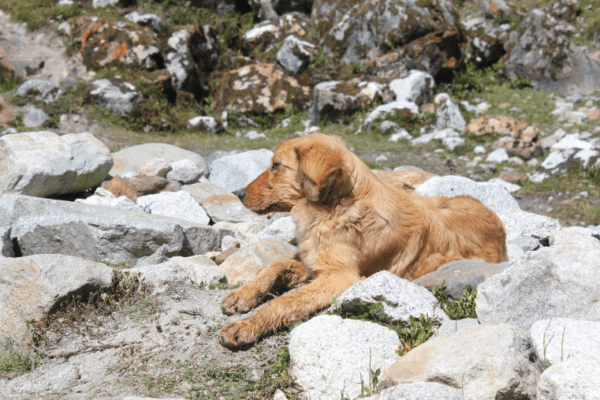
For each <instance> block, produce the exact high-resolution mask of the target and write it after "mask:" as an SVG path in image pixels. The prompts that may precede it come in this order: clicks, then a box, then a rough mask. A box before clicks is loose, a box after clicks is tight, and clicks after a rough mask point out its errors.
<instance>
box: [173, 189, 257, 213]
mask: <svg viewBox="0 0 600 400" xmlns="http://www.w3.org/2000/svg"><path fill="white" fill-rule="evenodd" d="M182 189H183V190H185V191H187V192H188V193H189V194H191V195H192V197H193V198H194V200H196V201H197V202H198V203H199V204H200V205H201V206H202V208H204V210H205V211H206V213H207V214H208V216H209V217H210V218H211V219H212V220H213V221H214V222H221V221H227V222H246V221H254V220H259V221H262V217H261V216H259V215H258V214H256V213H254V212H252V211H250V210H248V209H247V208H246V207H244V205H243V204H242V202H241V201H240V199H238V197H237V196H235V195H233V194H231V193H230V192H228V191H226V190H225V189H222V188H220V187H219V186H217V185H214V184H212V183H210V182H200V183H195V184H193V185H185V186H183V187H182Z"/></svg>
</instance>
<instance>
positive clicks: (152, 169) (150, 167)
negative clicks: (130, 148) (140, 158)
mask: <svg viewBox="0 0 600 400" xmlns="http://www.w3.org/2000/svg"><path fill="white" fill-rule="evenodd" d="M172 169H173V167H171V165H170V164H169V163H167V162H166V161H165V160H163V159H162V158H156V159H154V160H148V161H146V162H145V163H144V165H142V166H141V167H140V169H139V170H138V175H148V176H158V177H160V178H166V177H167V174H168V173H169V171H171V170H172Z"/></svg>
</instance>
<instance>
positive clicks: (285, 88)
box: [213, 64, 312, 114]
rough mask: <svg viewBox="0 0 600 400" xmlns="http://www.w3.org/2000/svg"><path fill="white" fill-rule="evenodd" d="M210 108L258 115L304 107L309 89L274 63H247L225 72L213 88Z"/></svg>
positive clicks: (307, 99)
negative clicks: (213, 99)
mask: <svg viewBox="0 0 600 400" xmlns="http://www.w3.org/2000/svg"><path fill="white" fill-rule="evenodd" d="M216 92H217V94H216V100H215V102H214V103H213V107H215V108H217V109H219V110H227V111H230V112H234V113H245V112H255V113H260V114H265V113H272V112H274V111H276V110H284V109H285V108H287V107H288V106H295V107H299V108H301V107H305V106H306V105H307V104H308V101H309V100H310V97H311V94H312V93H311V89H310V88H309V87H306V86H301V85H300V84H299V83H298V81H297V80H296V79H295V78H293V77H291V76H288V75H287V74H286V73H285V72H284V71H283V70H282V69H281V68H278V67H276V66H275V64H254V65H248V66H245V67H242V68H239V69H236V70H233V71H229V72H226V73H225V74H224V75H223V78H222V79H221V81H220V82H219V85H218V87H217V90H216Z"/></svg>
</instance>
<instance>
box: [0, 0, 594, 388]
mask: <svg viewBox="0 0 600 400" xmlns="http://www.w3.org/2000/svg"><path fill="white" fill-rule="evenodd" d="M200 3H201V4H200ZM409 3H410V4H411V7H407V6H406V4H405V3H403V2H395V1H392V0H387V1H384V0H373V1H370V2H368V4H367V5H365V6H364V7H362V8H361V7H358V5H357V4H354V3H348V4H346V3H342V2H336V1H333V2H331V1H315V2H292V3H289V4H288V3H285V2H278V1H273V2H254V1H249V2H244V1H242V2H230V1H226V0H225V1H220V2H211V3H210V4H208V3H206V4H204V3H202V2H199V3H198V4H197V3H196V2H192V3H189V2H188V3H181V2H177V1H171V2H164V3H162V4H161V3H154V2H141V1H140V2H128V1H119V2H115V1H112V2H111V1H106V2H103V1H99V0H94V1H93V2H91V1H74V2H73V1H70V0H61V1H60V2H59V3H58V4H54V2H45V1H41V2H17V1H13V0H0V9H2V10H3V11H0V27H2V28H0V96H1V98H0V155H1V157H0V184H1V185H2V186H1V187H0V195H3V196H2V197H0V239H2V240H0V250H1V251H0V253H1V255H2V256H3V257H0V271H2V274H3V275H2V278H3V279H4V280H0V303H1V307H0V321H2V322H3V324H2V325H3V326H4V327H8V328H4V327H3V328H0V344H1V345H2V348H3V349H4V352H3V353H0V386H1V388H0V398H10V399H13V398H14V399H37V398H57V399H58V398H73V399H79V398H134V397H131V396H149V397H156V398H206V399H221V398H225V399H229V398H248V399H258V398H261V399H262V398H267V399H271V398H274V399H278V400H280V399H283V398H296V397H302V396H310V398H323V399H326V398H335V399H338V398H355V397H357V396H359V395H360V394H361V392H362V394H363V395H366V394H374V393H375V392H380V393H379V394H378V395H377V396H379V397H380V398H381V399H385V398H400V396H402V395H403V394H404V395H406V396H416V397H415V398H431V399H434V398H435V399H438V398H448V399H450V398H456V399H460V398H467V399H484V398H491V397H494V398H512V397H511V396H513V394H514V393H518V395H519V396H520V397H519V398H527V399H533V398H538V399H545V398H567V397H565V396H569V395H571V396H575V398H577V396H580V397H581V396H583V395H584V394H586V393H596V392H597V390H598V388H597V384H596V383H594V381H593V379H592V380H590V379H589V377H591V376H597V372H598V370H599V368H600V367H598V358H597V356H596V355H594V354H591V355H590V354H587V352H586V351H585V349H586V348H593V347H595V346H596V347H597V343H598V338H597V337H596V336H595V335H593V334H592V333H593V331H597V327H596V325H593V324H597V322H594V321H598V320H599V319H598V310H597V309H596V308H597V307H596V306H595V304H596V303H597V300H595V299H596V297H594V296H596V292H597V287H598V285H597V282H598V281H599V278H598V276H597V272H596V271H595V269H594V266H597V261H596V260H597V257H596V255H597V253H598V251H599V250H598V248H597V247H598V244H597V242H598V241H597V239H598V234H597V231H598V228H597V227H598V226H600V225H599V224H600V212H598V209H599V206H600V190H599V189H598V185H599V184H600V180H599V178H598V177H599V175H598V170H599V169H600V157H599V156H600V153H599V151H598V148H599V147H600V128H599V127H598V121H600V93H599V92H598V89H600V87H599V82H600V67H599V66H598V60H599V57H598V54H599V52H598V50H597V49H598V43H599V41H600V34H599V33H598V32H600V30H599V26H598V23H597V21H599V20H600V16H599V15H598V14H597V10H599V9H600V8H599V7H597V6H598V5H597V4H595V2H593V1H591V0H590V1H588V0H585V1H581V2H577V1H574V0H565V1H561V2H555V3H547V2H541V1H540V2H534V3H535V4H534V3H532V2H527V3H524V4H521V2H516V3H509V4H506V3H504V2H503V1H500V0H494V1H487V0H486V1H472V2H471V1H466V2H455V3H454V4H452V3H450V2H437V1H433V2H423V1H418V2H409ZM413 3H414V4H413ZM536 7H544V8H541V9H536ZM371 10H375V12H374V13H371V12H370V11H371ZM390 10H391V11H390ZM389 12H392V13H394V15H396V14H395V13H397V15H400V16H402V18H405V19H398V20H403V21H406V20H408V21H416V23H414V24H413V23H403V24H398V23H397V21H396V19H394V18H392V19H386V18H384V17H383V16H385V15H387V13H389ZM365 26H369V27H371V30H370V31H364V30H363V27H365ZM357 43H362V45H357ZM41 131H44V132H54V133H56V134H57V135H58V136H54V135H52V134H50V133H43V132H41ZM26 132H30V133H26ZM38 132H39V133H38ZM83 132H89V133H90V134H91V135H87V134H83V135H79V134H81V133H83ZM312 132H322V133H328V134H338V135H341V136H342V137H343V138H344V140H345V141H346V143H347V145H348V147H349V148H350V149H351V150H352V151H354V152H355V153H356V154H358V155H359V156H360V157H361V159H363V160H364V161H365V162H366V163H367V164H368V165H369V166H370V167H371V168H373V169H376V170H389V171H391V170H396V172H395V174H396V177H397V179H400V180H402V181H404V182H408V183H409V184H410V185H411V186H412V187H413V188H417V190H418V191H421V194H424V195H436V194H442V195H449V192H444V190H447V189H448V188H451V192H452V193H453V195H455V194H457V193H459V192H460V193H464V194H468V195H471V196H474V197H476V198H478V199H480V200H481V201H482V202H484V204H486V205H487V206H488V207H490V208H492V209H493V210H494V211H496V212H497V213H498V214H499V216H500V217H501V219H502V220H503V222H504V224H505V226H506V228H507V231H508V233H509V238H508V239H509V240H508V241H509V255H510V264H507V265H502V264H501V265H499V266H492V265H480V264H478V265H475V266H472V265H468V264H465V265H462V264H461V265H448V266H445V267H443V268H441V269H440V275H439V276H428V277H427V278H424V279H423V281H422V282H418V285H421V286H424V287H426V288H428V289H434V288H436V287H439V285H441V284H442V282H446V284H447V285H448V289H447V290H448V293H450V302H449V303H447V304H446V303H444V305H442V303H443V301H442V299H443V295H442V296H441V297H440V295H439V293H438V295H437V296H436V297H434V296H433V295H432V294H431V293H429V292H428V291H424V292H423V293H421V292H419V289H422V288H421V287H420V286H418V285H416V284H409V283H408V282H406V281H402V280H399V282H398V283H397V282H395V281H394V278H393V277H387V278H383V280H384V281H385V284H378V283H377V282H378V281H377V279H382V278H381V277H375V276H374V277H373V278H375V281H374V282H375V283H374V284H373V285H374V286H375V288H373V287H369V286H367V288H366V289H364V290H362V292H365V293H367V296H366V297H364V296H363V297H361V296H359V295H356V296H358V297H360V298H361V300H360V302H361V304H363V306H364V307H367V308H368V307H372V306H373V304H374V303H377V302H374V301H373V298H381V296H384V295H383V294H379V295H378V294H377V293H376V292H377V290H380V286H382V285H383V286H386V285H391V286H390V287H389V288H388V292H389V293H386V294H385V296H395V295H397V294H398V293H401V292H404V291H409V292H410V293H414V296H412V297H410V298H408V299H406V298H404V299H403V298H396V297H391V298H390V299H389V300H388V301H387V303H390V304H398V306H397V309H394V310H390V309H385V310H383V311H381V310H380V311H379V313H370V314H369V315H370V317H369V318H366V317H365V316H364V311H365V309H364V308H361V309H360V310H358V311H356V310H349V309H346V308H344V307H345V305H344V304H345V303H344V301H342V300H341V301H340V302H341V304H340V309H339V310H337V311H335V312H334V314H336V315H321V316H319V317H318V318H314V319H312V320H310V321H308V322H306V323H304V324H302V325H300V326H299V327H298V328H302V329H296V330H294V331H293V332H294V333H289V332H288V331H287V330H286V331H282V332H278V333H276V334H274V335H271V336H269V337H267V338H265V339H264V340H262V341H261V342H260V343H259V344H257V345H255V346H251V347H249V348H245V349H241V350H238V351H230V350H227V349H225V348H223V347H222V346H220V345H219V344H218V341H217V336H216V332H217V331H218V329H220V327H221V326H223V325H224V324H226V323H228V322H231V321H235V320H237V319H239V318H240V317H239V316H231V317H228V316H225V315H223V314H222V313H221V311H220V308H219V303H220V301H221V300H222V299H223V298H224V296H225V295H226V294H227V293H229V292H230V291H231V290H232V289H231V288H232V287H234V286H235V285H237V284H239V283H240V282H244V281H247V280H248V279H250V278H251V277H252V276H253V275H254V274H256V273H257V272H258V271H259V270H260V269H261V268H262V267H264V266H265V265H267V264H268V263H269V262H272V261H274V260H276V259H279V258H285V257H290V256H291V255H293V254H294V252H295V251H296V249H295V246H294V245H295V244H296V243H295V241H294V229H295V228H294V223H293V221H292V220H291V218H290V217H289V216H288V215H285V214H282V215H278V214H276V215H274V216H270V217H269V218H264V217H259V216H256V215H254V214H253V213H251V212H249V211H248V210H246V209H244V208H243V207H242V206H241V203H239V201H238V200H237V198H236V197H235V196H233V195H232V194H231V192H232V191H233V190H235V189H237V188H239V187H242V186H243V185H245V184H247V183H248V182H250V181H251V180H252V179H253V177H254V176H256V175H257V174H258V173H260V172H262V171H263V170H264V169H265V168H266V167H267V165H268V161H269V158H270V155H271V154H272V153H271V150H274V148H275V147H276V146H277V145H278V144H279V143H281V142H282V141H283V140H286V139H289V138H292V137H296V136H297V135H304V134H308V133H312ZM141 143H164V144H157V145H151V144H147V145H142V146H135V145H137V144H141ZM171 145H173V146H171ZM184 149H185V150H184ZM253 149H261V150H260V151H248V150H253ZM407 166H415V167H417V168H416V169H415V168H413V169H407ZM418 168H420V169H418ZM34 171H37V172H35V173H34ZM40 171H43V172H40ZM425 171H427V172H429V173H432V174H435V175H439V176H446V175H457V176H461V177H468V178H470V179H465V180H461V179H459V178H456V179H458V180H452V179H455V178H448V179H450V180H449V181H446V180H443V181H438V180H437V179H440V178H434V175H432V174H428V173H426V172H425ZM36 173H37V174H38V175H36ZM14 174H16V175H14ZM113 177H116V178H115V179H112V180H111V178H113ZM488 181H489V182H490V183H486V182H488ZM424 182H425V183H424ZM100 185H101V187H100V188H98V186H100ZM419 185H421V186H419ZM487 185H490V186H487ZM503 188H505V189H506V190H504V189H503ZM507 191H508V192H511V193H512V196H511V195H508V192H507ZM13 196H15V197H13ZM30 196H33V197H30ZM155 196H156V197H155ZM44 198H45V199H44ZM106 207H110V208H109V209H108V211H107V209H106ZM527 212H530V213H534V214H530V213H527ZM550 217H551V218H550ZM561 225H562V226H563V227H567V226H572V228H570V230H569V229H560V227H561ZM583 227H588V228H589V229H584V228H583ZM238 248H239V250H237V249H238ZM234 251H235V253H234ZM46 254H59V255H62V256H61V257H63V258H62V259H61V261H60V262H57V261H56V260H55V259H53V258H52V257H53V256H47V255H46ZM581 255H584V256H582V257H581ZM69 257H72V259H71V258H69ZM594 257H595V258H594ZM65 260H68V262H66V261H65ZM88 262H89V263H91V264H86V263H88ZM101 263H106V264H107V265H104V264H101ZM82 265H85V266H88V269H89V270H93V271H95V272H94V273H90V275H86V274H83V273H81V272H80V268H81V266H82ZM509 267H510V268H509ZM596 269H597V268H596ZM453 271H454V272H453ZM457 271H460V273H458V272H457ZM567 271H578V273H574V274H569V273H568V272H567ZM135 274H140V275H135ZM573 275H575V276H573ZM66 276H68V277H70V279H66V280H65V279H60V277H66ZM57 277H59V278H57ZM73 277H77V278H73ZM140 277H143V279H144V281H143V282H140V280H139V278H140ZM63 281H68V282H69V284H64V283H63ZM368 281H370V280H367V281H365V282H368ZM507 282H512V284H511V285H507ZM528 282H535V284H533V283H532V284H530V283H528ZM31 285H33V286H31ZM403 285H409V286H403ZM466 285H471V286H473V287H476V286H477V285H479V286H478V294H477V298H476V299H477V300H476V301H475V300H474V299H473V298H472V297H469V296H471V294H469V293H463V292H462V290H463V289H464V288H465V286H466ZM357 286H358V285H357ZM29 287H35V288H37V289H36V290H34V291H31V290H29V289H27V288H29ZM378 288H379V289H378ZM423 290H424V289H423ZM357 291H359V292H360V291H361V290H357ZM467 292H468V291H467ZM32 293H42V294H39V295H37V296H34V295H32ZM417 293H421V294H419V295H417ZM586 293H590V295H589V296H587V295H586V296H582V294H586ZM273 295H277V293H274V294H273ZM346 295H347V297H349V298H351V299H352V296H354V295H353V294H351V293H350V294H344V296H346ZM78 296H80V297H78ZM369 296H370V297H369ZM377 296H380V297H377ZM419 296H421V297H422V299H423V303H422V304H421V305H420V307H421V308H418V307H417V306H416V304H417V303H418V302H417V299H418V298H421V297H419ZM57 299H58V300H57ZM532 299H533V300H532ZM349 303H351V304H356V301H354V302H353V301H350V300H349ZM387 303H386V304H387ZM432 304H436V307H437V309H438V310H441V309H443V310H444V311H445V313H444V312H441V313H440V314H438V318H439V320H438V321H437V322H433V324H432V320H431V317H432V315H431V312H429V309H430V308H431V305H432ZM451 304H453V305H451ZM465 304H466V306H465ZM463 306H464V307H463ZM403 307H404V308H403ZM411 307H412V308H411ZM449 307H454V308H452V310H456V309H460V310H461V311H460V312H458V313H456V311H451V310H450V308H449ZM16 309H18V310H19V312H16V313H15V312H13V310H16ZM406 309H410V310H412V311H406ZM7 310H8V311H7ZM465 310H466V311H465ZM507 310H508V312H507ZM353 313H355V314H358V315H359V316H357V315H354V314H353ZM361 313H362V314H361ZM446 313H448V315H449V316H446ZM453 313H455V314H453ZM322 314H326V313H325V312H323V313H322ZM360 315H362V317H360ZM374 315H379V317H377V318H379V319H377V318H375V320H374V319H373V318H374ZM381 315H383V316H384V317H381ZM398 315H399V316H398ZM410 315H412V317H413V318H417V319H418V318H419V317H420V316H421V317H422V318H425V320H421V322H419V321H417V322H416V323H415V322H414V321H411V320H410V318H409V316H410ZM340 316H342V317H344V318H343V319H342V318H340ZM450 317H452V319H456V321H450V320H449V318H450ZM465 317H467V318H465ZM475 317H477V318H478V322H477V320H475V319H474V318H475ZM351 318H358V319H367V320H370V321H375V322H377V324H373V323H372V322H367V321H354V320H352V319H351ZM427 318H430V319H427ZM434 320H435V318H434ZM350 321H351V322H350ZM391 321H392V322H391ZM457 321H458V322H457ZM394 324H397V325H399V326H403V327H405V328H406V329H407V330H408V331H402V330H400V331H398V329H399V328H397V327H396V328H394V326H393V325H394ZM428 324H430V325H431V326H430V325H428ZM440 324H441V326H439V325H440ZM479 324H481V325H479ZM589 324H592V325H589ZM470 325H477V326H470ZM433 327H435V328H436V329H433ZM388 328H390V329H388ZM463 328H464V329H466V330H465V331H464V332H465V333H464V334H461V335H460V336H459V337H457V335H447V334H450V333H453V332H455V331H456V330H458V329H463ZM433 331H435V334H434V335H433V337H432V339H430V340H429V341H428V342H427V343H425V344H422V343H424V342H425V340H426V339H427V338H428V337H429V336H430V334H431V333H432V332H433ZM320 332H335V334H328V335H320ZM365 332H368V334H365ZM396 332H397V333H398V334H396ZM565 332H566V333H565ZM576 332H578V333H576ZM580 332H588V333H589V334H583V335H581V334H580ZM560 335H562V338H561V341H560V346H558V345H557V342H558V341H557V339H556V338H557V337H558V336H560ZM435 336H439V337H435ZM331 337H335V338H336V340H333V341H332V340H331ZM486 337H491V338H494V339H493V340H489V341H486V339H485V338H486ZM550 337H552V338H554V339H552V340H554V342H552V343H550V342H551V340H550V339H549V338H550ZM375 338H376V339H375ZM363 342H364V343H363ZM416 345H420V346H419V347H417V348H416V349H413V350H411V351H409V352H408V353H406V355H404V356H403V357H400V358H399V355H398V354H400V353H404V352H406V350H407V348H408V349H410V348H411V347H415V346H416ZM467 347H468V348H473V349H477V351H472V352H470V354H471V355H472V357H470V356H469V357H465V356H464V354H463V352H461V353H460V354H455V353H452V351H448V350H447V349H464V348H467ZM349 348H353V349H354V351H352V352H350V351H348V349H349ZM367 349H370V350H369V351H367ZM390 349H391V350H390ZM395 350H398V351H399V353H397V352H396V351H395ZM423 354H425V355H423ZM432 354H435V357H433V358H434V359H435V362H433V363H432V364H431V365H429V364H427V365H425V363H423V362H422V360H423V359H422V357H430V358H431V355H432ZM290 357H291V358H290ZM489 360H496V361H493V362H491V361H489ZM490 363H491V364H490ZM492 364H494V365H502V366H503V369H502V370H501V371H496V372H497V379H496V380H495V381H494V382H492V381H491V380H489V379H487V378H486V371H488V372H489V371H490V370H491V369H490V368H491V367H492ZM415 365H418V366H419V368H420V369H417V370H416V371H417V372H415V373H414V374H413V375H410V374H408V375H407V373H406V371H408V370H414V367H415ZM378 370H379V374H376V373H375V372H376V371H378ZM476 371H484V373H482V374H478V373H477V372H476ZM376 375H377V376H376ZM361 379H362V381H361ZM442 381H443V382H444V383H445V384H444V385H440V384H434V383H432V382H442ZM569 382H578V384H577V385H575V386H576V387H577V388H578V389H577V390H580V391H579V392H569V391H570V390H572V388H573V385H571V386H569ZM386 388H389V389H386ZM594 390H595V391H596V392H594ZM573 393H575V394H573ZM386 396H387V397H386ZM503 396H504V397H503ZM515 396H516V395H515ZM407 398H409V397H407Z"/></svg>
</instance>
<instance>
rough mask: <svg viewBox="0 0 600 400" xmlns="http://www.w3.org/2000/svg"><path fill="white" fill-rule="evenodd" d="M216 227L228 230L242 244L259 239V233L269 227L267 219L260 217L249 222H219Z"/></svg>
mask: <svg viewBox="0 0 600 400" xmlns="http://www.w3.org/2000/svg"><path fill="white" fill-rule="evenodd" d="M214 227H215V228H218V229H222V230H228V231H231V232H232V233H233V236H234V237H235V238H236V239H237V240H238V241H239V243H240V244H241V245H242V246H245V245H247V244H250V243H253V242H256V241H258V234H259V233H260V232H261V231H262V230H263V229H265V228H266V227H267V225H266V223H265V221H262V220H260V219H257V220H252V221H248V222H238V223H233V222H226V221H221V222H217V223H216V224H215V225H214Z"/></svg>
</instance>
